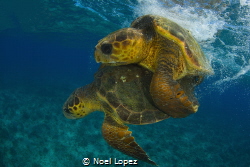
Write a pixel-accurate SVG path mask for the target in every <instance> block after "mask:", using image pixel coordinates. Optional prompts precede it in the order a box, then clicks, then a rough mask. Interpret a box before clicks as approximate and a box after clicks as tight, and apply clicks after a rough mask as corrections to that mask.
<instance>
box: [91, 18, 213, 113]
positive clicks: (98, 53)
mask: <svg viewBox="0 0 250 167" xmlns="http://www.w3.org/2000/svg"><path fill="white" fill-rule="evenodd" d="M95 59H96V62H101V63H105V64H107V65H110V66H118V65H126V64H139V65H141V66H143V67H145V68H147V69H149V70H150V71H152V72H153V73H154V75H153V78H152V81H151V84H150V93H151V96H152V98H153V101H154V103H155V104H156V106H157V107H158V108H159V109H160V110H162V111H163V112H165V113H166V114H168V115H170V116H172V117H174V118H183V117H186V116H188V115H189V114H192V113H195V112H197V110H198V107H199V104H198V101H197V99H196V98H195V97H194V96H193V93H191V92H192V91H193V88H194V87H195V86H196V85H198V84H199V83H201V81H202V80H203V78H204V76H205V75H208V74H212V73H213V71H212V68H211V66H210V64H209V62H208V60H207V59H206V57H205V55H204V54H203V52H202V50H201V47H200V46H199V44H198V43H197V42H196V40H195V39H194V37H193V36H192V35H191V33H190V32H189V31H188V30H186V29H184V28H182V27H181V26H179V25H178V24H176V23H175V22H173V21H171V20H169V19H167V18H164V17H161V16H155V15H145V16H141V17H139V18H137V19H136V20H135V21H133V22H132V24H131V27H129V28H123V29H120V30H118V31H115V32H113V33H111V34H109V35H108V36H106V37H105V38H103V39H101V40H100V41H99V42H98V44H97V45H96V50H95ZM184 87H185V88H184Z"/></svg>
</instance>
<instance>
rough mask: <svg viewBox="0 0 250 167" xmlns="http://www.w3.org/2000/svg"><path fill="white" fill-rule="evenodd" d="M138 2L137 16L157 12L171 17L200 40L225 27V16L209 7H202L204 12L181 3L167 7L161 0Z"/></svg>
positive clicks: (141, 0) (210, 36)
mask: <svg viewBox="0 0 250 167" xmlns="http://www.w3.org/2000/svg"><path fill="white" fill-rule="evenodd" d="M138 2H139V4H138V6H137V7H136V8H135V10H134V14H135V16H141V15H145V14H155V15H160V16H163V17H166V18H169V19H170V20H172V21H174V22H176V23H178V24H179V25H181V26H182V27H185V28H186V29H188V30H190V31H191V32H192V34H193V35H194V37H195V38H196V39H197V40H198V41H207V40H212V39H214V35H215V34H216V33H217V32H218V30H221V29H223V26H224V24H225V22H224V20H223V18H221V17H219V16H218V14H217V13H216V12H215V11H212V10H209V9H202V11H201V12H202V13H199V12H197V8H194V7H181V6H180V5H175V6H173V7H167V6H166V5H164V4H163V3H162V1H159V0H138Z"/></svg>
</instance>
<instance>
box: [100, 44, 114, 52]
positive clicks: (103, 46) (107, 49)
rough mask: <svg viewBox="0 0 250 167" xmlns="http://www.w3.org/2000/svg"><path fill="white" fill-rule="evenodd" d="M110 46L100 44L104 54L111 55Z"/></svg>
mask: <svg viewBox="0 0 250 167" xmlns="http://www.w3.org/2000/svg"><path fill="white" fill-rule="evenodd" d="M112 48H113V47H112V44H102V46H101V50H102V53H104V54H111V53H112Z"/></svg>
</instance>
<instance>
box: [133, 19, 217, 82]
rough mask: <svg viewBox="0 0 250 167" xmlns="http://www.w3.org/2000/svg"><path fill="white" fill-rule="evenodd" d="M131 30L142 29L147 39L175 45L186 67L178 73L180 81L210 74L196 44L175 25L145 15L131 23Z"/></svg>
mask: <svg viewBox="0 0 250 167" xmlns="http://www.w3.org/2000/svg"><path fill="white" fill-rule="evenodd" d="M131 27H132V28H136V29H142V30H143V33H144V34H146V37H147V38H153V37H154V36H157V35H158V36H161V37H163V38H159V39H160V40H161V39H163V40H164V39H167V40H170V41H172V42H174V43H175V44H177V45H178V46H179V48H180V51H181V52H182V54H183V56H184V59H185V62H186V63H185V64H186V67H185V69H184V70H181V71H180V72H179V76H178V77H177V78H175V79H180V78H182V77H183V76H185V75H186V74H189V75H206V74H212V73H213V72H212V68H211V66H210V64H209V62H208V61H207V59H206V57H205V55H204V53H203V52H202V50H201V48H200V45H199V44H198V43H197V42H196V40H195V39H194V37H193V36H192V35H191V33H190V31H188V30H186V29H185V28H182V27H181V26H179V25H178V24H177V23H175V22H173V21H171V20H169V19H167V18H164V17H161V16H157V15H145V16H141V17H138V18H137V19H136V20H135V21H133V22H132V23H131ZM160 42H161V41H160Z"/></svg>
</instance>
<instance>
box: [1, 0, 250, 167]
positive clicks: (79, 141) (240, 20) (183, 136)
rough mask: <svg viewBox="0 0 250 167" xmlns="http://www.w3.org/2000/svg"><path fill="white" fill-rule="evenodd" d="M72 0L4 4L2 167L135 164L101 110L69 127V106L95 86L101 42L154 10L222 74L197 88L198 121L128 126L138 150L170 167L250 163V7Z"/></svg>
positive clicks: (233, 3) (239, 3)
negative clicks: (111, 136)
mask: <svg viewBox="0 0 250 167" xmlns="http://www.w3.org/2000/svg"><path fill="white" fill-rule="evenodd" d="M65 2H67V3H61V2H59V1H53V2H52V1H51V2H48V1H45V0H44V1H42V0H41V1H39V3H40V4H39V5H37V4H34V3H32V2H31V1H30V2H29V1H27V2H26V3H27V4H24V7H21V6H20V5H18V2H16V3H14V1H13V3H12V4H11V5H10V4H8V3H7V2H6V3H4V2H1V5H5V8H3V9H2V8H1V16H0V115H1V116H0V124H1V126H0V143H1V145H0V166H1V167H12V166H13V167H19V166H28V167H29V166H32V167H33V166H36V167H39V166H41V167H44V166H46V167H55V166H65V167H72V166H75V167H77V166H83V165H82V159H83V158H90V159H93V158H101V159H108V158H117V159H134V158H132V157H129V156H127V155H124V154H122V153H120V152H119V151H117V150H115V149H113V148H111V147H110V146H109V145H108V144H107V143H106V142H105V140H104V139H103V137H102V134H101V126H102V121H103V116H104V114H103V113H102V112H95V113H92V114H90V115H89V116H87V117H86V118H82V119H79V120H68V119H66V118H65V117H64V116H63V114H62V105H63V103H64V102H65V100H66V99H67V97H68V96H69V95H70V94H71V93H72V92H73V91H74V90H75V89H76V88H78V87H81V86H84V85H86V84H89V83H91V82H92V81H93V75H94V73H95V72H96V71H97V70H98V67H99V65H98V64H96V63H95V60H94V58H93V54H94V47H95V45H96V44H97V42H98V40H99V39H101V38H102V37H104V36H105V35H107V34H108V33H110V32H113V31H114V30H116V29H119V28H122V27H126V26H129V23H130V22H131V21H132V20H133V19H135V18H136V17H137V16H139V15H143V14H149V13H151V14H158V15H162V16H165V17H169V18H171V19H172V20H174V21H176V22H178V23H179V24H181V25H182V26H184V27H185V28H187V29H190V31H191V32H192V33H193V35H194V36H195V37H196V38H197V40H198V41H199V43H200V44H201V46H202V48H203V50H204V52H205V54H206V55H207V56H208V59H209V60H210V62H211V64H212V67H213V69H214V72H215V74H214V75H213V76H209V77H207V78H206V79H205V80H204V82H203V83H202V84H201V85H199V86H198V88H197V89H196V96H197V97H198V99H199V102H200V108H199V111H198V112H197V113H196V114H193V115H191V116H189V117H187V118H184V119H173V118H170V119H168V120H165V121H162V122H159V123H156V124H151V125H144V126H138V125H137V126H136V125H129V127H130V130H131V131H132V132H133V136H134V137H135V139H136V141H137V143H139V144H140V146H141V147H142V148H144V150H145V151H146V152H147V154H148V155H149V156H150V158H151V159H152V160H154V161H155V162H156V163H157V164H158V165H160V166H163V167H165V166H166V167H187V166H189V167H200V166H203V167H206V166H207V167H210V166H211V167H224V166H227V167H236V166H237V167H249V166H250V100H249V99H250V93H249V92H250V72H249V70H250V36H249V34H250V28H249V26H250V6H249V5H250V2H249V1H247V0H246V1H219V2H217V3H215V2H214V3H210V4H206V3H203V2H200V1H198V0H197V1H183V2H182V1H178V2H176V1H164V0H152V1H149V0H145V1H140V0H138V1H123V2H120V1H118V0H112V1H106V2H104V1H99V0H96V1H84V0H82V1H80V0H78V1H77V0H74V1H72V0H68V1H65ZM28 8H29V9H30V10H27V9H28ZM38 9H39V10H40V11H41V12H38ZM43 11H46V12H47V13H46V12H45V14H44V13H43ZM48 11H50V12H51V13H50V12H48ZM28 12H30V13H38V16H34V17H33V15H32V14H27V13H28ZM44 15H49V17H42V16H44ZM79 15H80V16H81V17H80V16H79ZM29 18H30V20H32V19H33V20H32V21H29ZM80 19H85V20H84V21H79V20H80ZM27 20H28V21H27ZM53 23H55V24H53ZM81 24H82V26H81ZM42 25H43V26H45V28H44V27H42ZM46 26H47V27H46ZM56 26H59V27H56ZM138 163H139V166H150V165H149V164H146V163H144V162H142V161H139V162H138ZM92 166H94V165H92ZM96 166H98V165H96ZM110 166H117V165H114V164H113V165H110ZM118 166H119V165H118Z"/></svg>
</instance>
